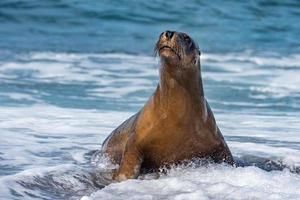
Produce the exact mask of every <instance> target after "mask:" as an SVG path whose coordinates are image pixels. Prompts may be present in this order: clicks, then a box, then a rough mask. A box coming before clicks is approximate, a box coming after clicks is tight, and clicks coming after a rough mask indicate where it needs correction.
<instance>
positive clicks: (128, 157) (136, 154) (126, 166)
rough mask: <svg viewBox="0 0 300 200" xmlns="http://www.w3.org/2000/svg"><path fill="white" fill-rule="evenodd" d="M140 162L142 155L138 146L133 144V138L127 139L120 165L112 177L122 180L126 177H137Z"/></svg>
mask: <svg viewBox="0 0 300 200" xmlns="http://www.w3.org/2000/svg"><path fill="white" fill-rule="evenodd" d="M142 162H143V156H142V153H141V151H140V149H139V147H138V146H137V144H135V141H134V140H132V139H129V141H128V142H127V144H126V148H125V151H124V153H123V157H122V161H121V164H120V167H119V169H118V171H117V172H116V173H115V174H114V175H113V179H114V180H117V181H124V180H126V179H134V178H137V177H138V175H139V174H140V168H141V164H142Z"/></svg>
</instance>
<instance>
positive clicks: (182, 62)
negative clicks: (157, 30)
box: [155, 31, 200, 69]
mask: <svg viewBox="0 0 300 200" xmlns="http://www.w3.org/2000/svg"><path fill="white" fill-rule="evenodd" d="M155 52H156V53H158V55H159V57H160V60H161V62H162V64H163V65H168V66H172V67H176V68H178V69H182V68H193V67H195V66H196V67H197V66H199V64H200V50H199V48H198V45H197V44H196V43H195V42H194V40H193V39H192V38H191V37H190V36H188V35H187V34H186V33H181V32H176V31H165V32H163V33H161V34H160V36H159V39H158V41H157V43H156V46H155Z"/></svg>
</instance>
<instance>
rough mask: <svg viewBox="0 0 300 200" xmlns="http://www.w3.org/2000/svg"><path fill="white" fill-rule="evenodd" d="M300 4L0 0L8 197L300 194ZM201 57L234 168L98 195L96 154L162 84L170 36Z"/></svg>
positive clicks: (0, 183)
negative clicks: (188, 41) (174, 33)
mask: <svg viewBox="0 0 300 200" xmlns="http://www.w3.org/2000/svg"><path fill="white" fill-rule="evenodd" d="M298 21H300V2H299V1H296V0H291V1H282V2H279V1H271V0H269V1H262V0H261V1H258V0H257V1H241V2H236V1H214V2H208V1H196V0H195V1H190V2H189V3H186V2H183V1H177V0H173V1H76V0H71V1H67V0H60V1H50V0H43V1H37V0H26V1H25V0H19V1H17V0H1V1H0V199H82V200H93V199H105V200H106V199H300V78H299V77H300V42H299V35H300V25H299V23H298ZM167 29H169V30H178V31H184V32H187V33H188V34H189V35H190V36H192V37H193V38H194V40H195V41H197V42H198V44H199V46H200V49H201V51H202V55H201V65H202V76H203V83H204V89H205V96H206V98H207V100H208V102H209V103H210V105H211V107H212V110H213V112H214V115H215V117H216V120H217V123H218V125H219V127H220V129H221V131H222V133H223V135H224V137H225V139H226V141H227V143H228V145H229V148H230V149H231V151H232V153H233V156H234V158H235V160H236V162H237V167H230V166H226V165H217V164H212V163H208V164H205V165H202V166H198V165H197V164H196V163H193V162H191V163H189V164H188V165H185V166H174V167H173V168H171V169H170V170H168V173H167V174H161V175H160V177H159V178H155V177H153V176H152V175H151V174H150V175H146V176H145V177H139V179H136V180H128V181H124V182H121V183H113V184H110V185H108V186H106V187H104V188H102V189H100V188H99V186H98V185H97V184H96V182H95V177H97V176H96V175H97V174H98V172H99V171H103V170H109V169H111V168H113V167H115V166H111V165H110V163H109V162H108V161H107V159H105V158H99V159H94V157H93V156H92V155H93V154H94V153H95V152H96V151H97V150H99V149H100V148H101V143H102V141H103V140H104V139H105V138H106V137H107V136H108V134H109V133H110V132H111V131H112V130H113V129H114V128H115V127H117V126H118V125H119V124H120V123H122V122H123V121H124V120H126V119H127V118H128V117H129V116H131V115H132V114H134V113H135V112H137V111H138V110H139V109H140V108H141V107H142V106H143V105H144V103H145V102H146V101H147V99H148V97H149V96H150V95H151V94H152V93H153V91H154V89H155V87H156V85H157V82H158V66H159V60H158V58H155V57H154V56H153V47H154V44H155V42H156V41H157V39H158V36H159V34H160V33H161V32H162V31H164V30H167Z"/></svg>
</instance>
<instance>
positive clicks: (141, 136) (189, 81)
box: [102, 31, 233, 181]
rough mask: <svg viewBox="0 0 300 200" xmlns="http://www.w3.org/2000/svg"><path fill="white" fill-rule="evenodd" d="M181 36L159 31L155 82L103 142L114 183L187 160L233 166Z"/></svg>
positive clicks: (196, 63) (192, 48)
mask: <svg viewBox="0 0 300 200" xmlns="http://www.w3.org/2000/svg"><path fill="white" fill-rule="evenodd" d="M187 37H188V36H187V35H186V34H184V33H178V32H170V31H167V32H164V33H163V34H162V35H161V36H160V39H159V41H158V43H157V46H156V48H157V49H158V51H159V55H160V58H161V64H162V65H161V67H160V82H159V84H158V86H157V88H156V90H155V92H154V94H153V95H152V96H151V97H150V99H149V100H148V102H147V103H146V104H145V106H144V107H143V108H142V109H141V110H140V111H139V112H138V113H137V114H135V115H134V116H132V117H130V118H129V119H128V120H126V121H125V122H124V123H122V124H121V125H120V126H119V127H118V128H116V129H115V130H114V131H113V132H112V133H111V134H110V136H109V137H108V138H107V139H106V140H105V141H104V142H103V145H102V151H103V152H104V153H106V154H107V155H108V156H109V157H110V158H111V160H112V161H113V162H114V163H116V164H119V165H120V167H119V169H118V170H117V172H116V173H115V174H114V179H116V180H119V181H120V180H126V179H129V178H136V177H137V176H138V175H139V174H140V172H141V171H156V170H158V169H159V168H160V167H162V166H164V165H169V164H177V163H180V162H182V161H185V160H191V159H193V158H211V159H212V160H213V161H215V162H227V163H229V164H233V158H232V155H231V152H230V150H229V148H228V146H227V144H226V142H225V141H224V138H223V136H222V134H221V132H220V130H219V128H218V126H217V124H216V121H215V118H214V116H213V113H212V111H211V109H210V107H209V104H208V103H207V101H206V99H205V97H204V92H203V86H202V78H201V71H200V58H199V55H198V53H200V52H199V50H198V48H197V47H196V45H195V43H194V42H193V41H192V40H191V39H190V38H189V37H188V39H189V40H187V39H186V38H187Z"/></svg>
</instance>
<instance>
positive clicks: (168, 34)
mask: <svg viewBox="0 0 300 200" xmlns="http://www.w3.org/2000/svg"><path fill="white" fill-rule="evenodd" d="M173 35H174V31H166V32H165V36H166V38H168V39H171V38H172V37H173Z"/></svg>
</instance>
